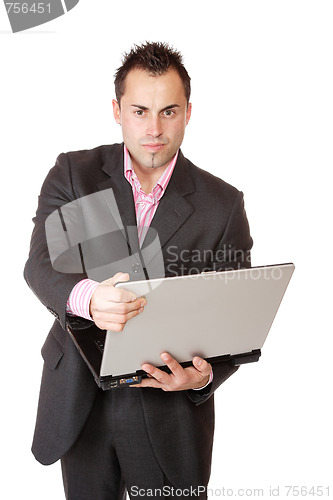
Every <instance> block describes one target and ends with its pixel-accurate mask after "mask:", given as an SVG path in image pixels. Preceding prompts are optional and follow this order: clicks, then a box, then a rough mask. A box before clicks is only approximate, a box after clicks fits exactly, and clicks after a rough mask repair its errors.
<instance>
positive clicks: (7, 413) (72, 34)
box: [0, 0, 333, 500]
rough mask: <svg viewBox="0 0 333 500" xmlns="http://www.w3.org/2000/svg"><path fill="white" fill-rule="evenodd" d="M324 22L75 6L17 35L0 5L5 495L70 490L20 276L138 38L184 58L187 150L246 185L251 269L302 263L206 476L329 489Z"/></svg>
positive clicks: (225, 417) (237, 379) (183, 4)
mask: <svg viewBox="0 0 333 500" xmlns="http://www.w3.org/2000/svg"><path fill="white" fill-rule="evenodd" d="M332 25H333V7H332V3H331V2H328V1H320V0H318V1H306V0H303V1H296V0H288V1H284V0H280V1H269V0H265V1H251V0H247V1H243V0H235V1H209V2H198V1H193V0H192V1H189V0H177V1H175V0H169V1H168V2H163V3H162V2H156V1H151V0H146V1H141V2H139V1H137V0H134V1H130V0H124V1H122V2H114V1H113V0H98V1H93V0H90V1H89V0H81V1H80V3H79V4H78V6H77V7H75V8H74V9H73V10H72V11H70V12H69V13H68V14H67V15H65V16H63V17H61V18H59V19H57V20H54V21H52V22H50V23H48V24H45V25H43V26H40V27H38V28H35V29H33V30H29V31H27V32H22V33H17V34H12V33H11V32H10V26H9V22H8V20H7V17H6V12H5V8H4V6H3V5H2V4H1V5H0V31H1V33H0V44H1V48H0V50H1V69H2V71H1V74H2V75H1V80H0V81H1V83H0V85H1V93H0V99H1V128H2V133H1V149H0V155H1V156H0V158H1V181H2V190H1V214H2V217H1V227H2V244H1V268H2V273H1V278H2V290H3V296H2V301H1V304H2V308H1V318H2V322H1V324H2V328H1V346H2V347H1V351H2V355H1V456H2V459H3V462H5V464H6V465H5V467H6V468H5V471H4V469H3V467H2V473H3V474H2V476H3V478H2V480H1V483H0V490H3V492H2V493H1V498H4V499H6V500H7V499H15V500H16V499H25V498H28V499H30V498H31V499H32V498H33V499H34V500H39V499H41V500H45V499H47V500H58V499H61V498H63V490H62V482H61V474H60V467H59V463H58V464H56V465H54V466H51V467H43V466H41V465H40V464H38V463H37V462H36V461H35V460H34V458H33V456H32V455H31V453H30V444H31V439H32V433H33V428H34V419H35V412H36V405H37V399H38V391H39V381H40V375H41V369H42V359H41V356H40V348H41V346H42V343H43V342H44V338H45V336H46V334H47V332H48V330H49V327H50V326H51V324H52V322H53V317H52V316H51V315H50V314H49V313H48V312H47V311H46V310H44V308H43V306H42V305H41V304H40V303H39V302H38V300H37V299H36V297H35V296H34V295H33V294H32V292H31V291H30V290H29V289H28V287H27V286H26V284H25V282H24V280H23V277H22V272H23V267H24V263H25V260H26V258H27V254H28V248H29V240H30V234H31V231H32V222H31V218H32V217H33V215H34V212H35V209H36V205H37V196H38V193H39V190H40V186H41V183H42V181H43V179H44V178H45V176H46V174H47V172H48V170H49V169H50V168H51V167H52V166H53V164H54V161H55V159H56V157H57V155H58V154H59V153H60V152H62V151H69V150H76V149H85V148H91V147H94V146H98V145H100V144H109V143H113V142H119V141H121V135H120V128H119V127H117V126H116V125H115V123H114V121H113V117H112V108H111V100H112V98H113V97H114V91H113V74H114V71H115V69H116V68H117V67H118V66H119V65H120V57H121V53H122V52H123V51H125V50H128V49H129V48H130V47H131V46H132V44H133V43H139V42H142V41H144V40H160V41H167V42H170V43H171V44H172V45H174V46H175V47H176V48H178V49H179V50H181V52H182V53H183V55H184V60H185V65H186V66H187V69H188V71H189V73H190V75H191V77H192V87H193V92H192V103H193V113H192V118H191V122H190V124H189V125H188V128H187V132H186V138H185V141H184V144H183V148H182V149H183V152H184V154H185V155H186V156H187V157H188V158H190V159H191V160H192V161H193V162H194V163H195V164H197V165H198V166H200V167H202V168H204V169H206V170H208V171H210V172H212V173H214V174H215V175H218V176H220V177H222V178H223V179H224V180H226V181H228V182H229V183H231V184H234V185H235V186H236V187H238V188H239V189H241V190H243V191H244V193H245V202H246V209H247V213H248V217H249V220H250V225H251V232H252V236H253V239H254V248H253V264H254V265H262V264H273V263H281V262H290V261H293V262H294V263H295V265H296V271H295V273H294V276H293V278H292V281H291V284H290V287H289V289H288V291H287V293H286V296H285V299H284V302H283V304H282V306H281V308H280V311H279V313H278V316H277V318H276V321H275V323H274V325H273V328H272V330H271V333H270V335H269V338H268V340H267V342H266V344H265V346H264V349H263V355H262V358H261V360H260V361H259V363H257V364H253V365H247V366H244V367H242V368H241V369H240V370H239V372H238V373H237V374H236V375H235V376H234V377H232V378H231V379H230V380H229V381H228V382H226V383H225V385H224V386H222V387H221V388H220V389H219V391H218V392H217V393H216V436H215V445H214V455H213V468H212V475H211V482H210V488H211V489H212V490H213V491H214V493H215V496H236V494H237V493H238V496H240V495H241V494H242V492H238V491H237V490H238V489H239V488H243V489H244V490H248V491H244V492H243V496H260V495H261V493H260V492H259V493H256V491H255V489H261V488H262V489H263V490H264V492H265V495H264V496H265V498H268V497H269V492H270V488H271V487H273V488H277V487H279V488H280V490H279V491H277V490H275V493H276V494H277V493H279V497H280V498H289V497H291V496H295V493H297V491H296V490H294V495H292V493H290V494H289V496H288V497H287V495H286V493H287V489H286V488H285V486H288V485H294V486H302V485H304V486H307V487H308V488H310V487H311V486H315V487H317V486H323V487H326V486H328V485H330V486H331V491H330V493H331V495H332V492H333V486H332V432H331V428H332V410H331V400H332V371H331V358H332V339H331V336H332V317H331V316H332V314H331V310H332V307H331V300H332V294H331V288H332V282H331V279H332V274H331V261H332V257H331V255H332V237H331V231H332V221H331V214H332V211H331V200H330V194H331V186H330V178H329V170H331V168H332V128H333V126H332V120H333V119H332V117H333V98H332V89H333V72H332V47H333V30H332ZM138 466H139V465H138ZM330 483H331V484H330ZM222 488H226V489H228V493H227V491H226V490H224V491H223V490H222ZM231 489H233V492H232V491H231ZM5 492H6V493H5ZM303 493H304V490H303ZM215 496H214V497H215ZM261 496H262V495H261ZM271 496H272V495H271ZM325 496H327V490H324V497H325ZM308 497H309V498H311V495H308ZM312 498H314V497H313V496H312Z"/></svg>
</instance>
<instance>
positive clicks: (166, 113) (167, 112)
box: [163, 109, 175, 116]
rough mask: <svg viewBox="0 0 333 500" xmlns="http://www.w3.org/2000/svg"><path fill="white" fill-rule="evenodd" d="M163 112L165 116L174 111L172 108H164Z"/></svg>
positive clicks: (170, 114)
mask: <svg viewBox="0 0 333 500" xmlns="http://www.w3.org/2000/svg"><path fill="white" fill-rule="evenodd" d="M163 114H164V115H165V116H172V115H174V114H175V112H174V110H173V109H166V110H165V111H164V112H163Z"/></svg>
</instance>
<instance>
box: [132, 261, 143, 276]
mask: <svg viewBox="0 0 333 500" xmlns="http://www.w3.org/2000/svg"><path fill="white" fill-rule="evenodd" d="M132 269H133V273H135V274H139V273H141V271H142V267H141V266H140V264H139V263H138V262H137V263H136V264H133V265H132Z"/></svg>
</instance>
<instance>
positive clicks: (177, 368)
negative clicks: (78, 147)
mask: <svg viewBox="0 0 333 500" xmlns="http://www.w3.org/2000/svg"><path fill="white" fill-rule="evenodd" d="M161 360H162V361H164V363H165V364H166V365H167V366H168V368H170V370H171V372H172V373H173V374H174V375H176V376H177V375H181V374H182V373H183V370H184V368H183V367H182V366H181V365H180V364H179V363H178V361H176V360H175V358H173V357H172V356H171V355H170V354H169V353H168V352H163V353H162V354H161Z"/></svg>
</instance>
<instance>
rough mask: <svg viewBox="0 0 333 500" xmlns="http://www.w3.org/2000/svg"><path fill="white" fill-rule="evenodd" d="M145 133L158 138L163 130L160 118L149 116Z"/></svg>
mask: <svg viewBox="0 0 333 500" xmlns="http://www.w3.org/2000/svg"><path fill="white" fill-rule="evenodd" d="M146 132H147V135H150V136H151V137H159V136H160V135H162V133H163V130H162V124H161V119H160V117H158V116H151V117H150V118H149V123H148V127H147V130H146Z"/></svg>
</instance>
